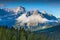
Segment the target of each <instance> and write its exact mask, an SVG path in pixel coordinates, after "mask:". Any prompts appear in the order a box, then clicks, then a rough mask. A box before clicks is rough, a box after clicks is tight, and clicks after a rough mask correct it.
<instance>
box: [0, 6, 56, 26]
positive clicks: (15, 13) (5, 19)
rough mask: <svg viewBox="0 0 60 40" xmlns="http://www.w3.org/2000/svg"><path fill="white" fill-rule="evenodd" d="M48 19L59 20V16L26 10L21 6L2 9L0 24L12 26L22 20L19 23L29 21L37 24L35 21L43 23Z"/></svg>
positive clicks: (0, 11)
mask: <svg viewBox="0 0 60 40" xmlns="http://www.w3.org/2000/svg"><path fill="white" fill-rule="evenodd" d="M8 10H9V11H8ZM24 14H25V15H24ZM19 18H20V19H19ZM46 20H57V18H56V17H55V16H53V15H50V14H47V13H46V12H45V13H42V12H39V11H38V10H34V11H26V10H25V8H24V7H22V6H19V7H18V8H16V9H14V10H13V9H11V10H10V9H7V10H5V9H0V25H1V23H2V25H7V26H10V27H11V26H13V24H15V23H16V22H17V21H18V22H20V23H19V24H22V23H23V24H24V23H26V22H28V21H29V22H28V23H30V24H33V25H35V23H42V22H45V21H46ZM34 21H35V22H34ZM31 22H32V23H31ZM36 25H37V24H36Z"/></svg>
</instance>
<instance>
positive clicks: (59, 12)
mask: <svg viewBox="0 0 60 40" xmlns="http://www.w3.org/2000/svg"><path fill="white" fill-rule="evenodd" d="M1 4H4V5H5V6H1ZM18 6H23V7H25V8H26V10H27V11H30V10H34V9H38V10H39V11H41V12H42V11H43V10H45V11H46V12H47V13H49V14H53V15H54V16H56V17H57V18H59V17H60V3H59V2H56V1H55V2H49V1H47V2H43V1H42V2H38V1H37V2H36V1H35V2H34V1H32V2H26V1H25V2H23V1H22V2H0V8H16V7H18Z"/></svg>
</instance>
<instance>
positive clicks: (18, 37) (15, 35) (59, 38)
mask: <svg viewBox="0 0 60 40" xmlns="http://www.w3.org/2000/svg"><path fill="white" fill-rule="evenodd" d="M54 29H56V30H55V31H50V32H30V31H28V32H27V31H25V30H24V28H22V29H20V30H17V29H16V30H15V29H14V28H11V29H9V28H7V27H6V26H0V40H60V30H59V29H60V25H57V26H55V28H54Z"/></svg>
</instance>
